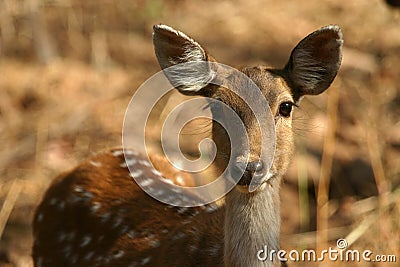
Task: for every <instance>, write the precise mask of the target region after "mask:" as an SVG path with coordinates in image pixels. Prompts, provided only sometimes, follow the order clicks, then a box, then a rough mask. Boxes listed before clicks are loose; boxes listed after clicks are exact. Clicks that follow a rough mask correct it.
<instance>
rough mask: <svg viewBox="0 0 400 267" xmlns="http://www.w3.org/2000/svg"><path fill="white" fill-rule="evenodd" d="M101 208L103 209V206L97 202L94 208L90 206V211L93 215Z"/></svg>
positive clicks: (94, 203)
mask: <svg viewBox="0 0 400 267" xmlns="http://www.w3.org/2000/svg"><path fill="white" fill-rule="evenodd" d="M100 207H101V204H100V203H99V202H97V201H95V202H93V203H92V206H90V210H91V211H92V212H93V213H96V212H97V211H98V210H99V209H100Z"/></svg>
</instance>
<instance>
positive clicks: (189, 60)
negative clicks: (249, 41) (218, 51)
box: [153, 25, 214, 95]
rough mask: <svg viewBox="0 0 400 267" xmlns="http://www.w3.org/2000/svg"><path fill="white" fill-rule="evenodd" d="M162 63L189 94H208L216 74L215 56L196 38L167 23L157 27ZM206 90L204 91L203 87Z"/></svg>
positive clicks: (155, 38) (157, 50) (157, 47)
mask: <svg viewBox="0 0 400 267" xmlns="http://www.w3.org/2000/svg"><path fill="white" fill-rule="evenodd" d="M153 30H154V32H153V43H154V50H155V53H156V56H157V59H158V63H159V64H160V66H161V68H162V69H163V70H164V73H165V75H166V76H167V78H168V80H169V81H170V82H171V84H172V85H173V86H174V87H175V88H177V89H178V90H179V91H180V92H181V93H183V94H186V95H205V94H206V91H207V90H204V88H205V87H206V86H207V85H208V84H209V82H210V81H211V80H212V79H213V77H214V71H213V70H212V69H211V66H210V64H209V63H208V61H214V60H213V59H212V57H211V56H209V55H208V54H207V52H206V51H205V50H204V49H203V48H202V47H201V46H200V45H199V44H198V43H197V42H196V41H194V40H193V39H192V38H190V37H189V36H187V35H186V34H184V33H182V32H180V31H177V30H175V29H173V28H171V27H169V26H166V25H155V26H154V27H153ZM202 89H203V90H202Z"/></svg>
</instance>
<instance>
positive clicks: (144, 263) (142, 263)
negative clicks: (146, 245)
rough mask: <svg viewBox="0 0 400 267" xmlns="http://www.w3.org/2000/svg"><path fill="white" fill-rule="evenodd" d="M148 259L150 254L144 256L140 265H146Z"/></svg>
mask: <svg viewBox="0 0 400 267" xmlns="http://www.w3.org/2000/svg"><path fill="white" fill-rule="evenodd" d="M150 260H151V257H150V256H149V257H146V258H144V259H142V261H141V263H140V265H146V264H147V263H149V262H150Z"/></svg>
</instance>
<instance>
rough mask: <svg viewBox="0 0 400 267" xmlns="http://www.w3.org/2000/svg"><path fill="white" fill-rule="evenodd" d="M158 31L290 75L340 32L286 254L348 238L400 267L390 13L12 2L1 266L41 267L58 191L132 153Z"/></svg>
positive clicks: (302, 128)
mask: <svg viewBox="0 0 400 267" xmlns="http://www.w3.org/2000/svg"><path fill="white" fill-rule="evenodd" d="M159 22H163V23H166V24H170V25H172V26H174V27H176V28H178V29H181V30H183V31H185V32H187V33H189V34H191V35H192V36H193V37H194V38H196V39H197V40H198V41H200V42H201V43H202V44H204V46H206V47H207V48H208V50H209V51H210V52H211V53H212V54H213V55H215V56H216V58H217V59H219V61H220V62H222V63H228V64H231V65H236V64H243V65H246V64H255V63H261V62H266V63H268V64H272V65H278V66H281V65H283V64H284V63H285V61H286V59H287V56H288V54H289V52H290V50H291V49H292V47H293V45H295V43H296V42H297V41H298V40H299V39H301V38H302V37H303V36H304V35H305V34H307V33H309V32H311V31H313V30H315V29H316V28H318V27H320V26H323V25H326V24H332V23H334V24H339V25H340V26H341V28H342V30H343V33H344V38H345V49H344V58H343V64H342V68H341V71H340V73H339V76H338V77H337V79H336V81H335V83H334V85H333V87H332V88H331V89H330V90H329V92H328V94H327V95H324V96H319V97H309V98H307V99H305V100H304V101H303V103H302V108H301V109H300V110H297V117H296V121H295V127H296V137H297V139H298V140H299V142H298V143H299V144H298V147H299V148H300V150H299V153H298V156H297V157H296V158H295V159H294V162H293V164H292V167H291V169H290V171H289V173H288V175H287V179H286V181H285V184H284V185H283V192H282V199H283V200H284V201H283V203H282V206H283V208H282V218H283V219H282V222H283V225H282V232H283V235H282V246H283V248H284V249H286V250H289V249H293V248H296V249H303V248H315V247H316V245H317V242H316V241H317V239H316V237H317V236H320V237H321V236H322V237H323V238H322V241H323V243H320V244H321V246H319V248H324V247H326V246H327V245H328V244H329V245H330V246H334V245H335V242H336V239H337V238H341V237H346V238H347V240H348V242H349V243H351V248H352V249H362V250H363V249H370V250H372V251H374V253H376V254H395V255H397V258H398V261H400V259H399V257H400V238H399V236H400V226H399V216H400V200H399V199H400V197H399V192H400V191H399V185H400V121H399V118H400V87H399V84H400V28H399V27H398V25H399V23H400V10H393V9H390V8H388V7H387V6H386V5H385V3H384V2H383V1H380V0H373V1H366V0H355V1H347V2H344V1H333V0H325V1H319V0H310V1H307V2H303V3H302V4H301V3H299V1H292V0H290V1H284V2H283V1H281V2H279V3H278V2H276V1H272V0H268V1H260V0H246V1H245V0H236V1H218V2H216V1H209V0H207V1H206V2H205V3H202V4H199V2H198V1H178V0H175V1H163V0H140V1H127V0H119V1H106V0H99V1H96V2H93V1H74V0H58V1H38V0H24V1H15V0H5V1H1V2H0V136H1V141H2V148H1V149H0V172H1V176H0V236H1V240H0V265H6V266H7V265H9V266H32V262H31V260H30V246H31V240H32V238H31V228H30V222H31V218H32V215H33V211H34V208H35V206H36V205H37V203H38V202H39V201H40V198H41V196H42V194H43V192H44V191H45V189H46V187H47V186H48V184H49V183H50V182H51V180H52V178H53V177H54V176H55V175H56V174H57V173H59V172H61V171H65V170H67V169H69V168H71V167H72V166H74V165H75V164H77V163H78V162H79V161H80V160H82V159H83V158H85V157H87V156H88V155H90V154H91V153H94V152H97V151H101V150H104V149H106V148H109V147H113V146H118V145H120V143H121V135H120V134H121V128H122V120H123V115H124V111H125V108H126V106H127V104H128V101H129V99H130V96H131V95H132V94H133V92H134V90H135V89H136V88H137V87H138V86H139V85H140V84H141V83H142V82H143V81H144V80H145V79H146V78H148V77H149V76H150V75H152V74H154V73H155V72H156V71H158V65H157V63H156V60H155V57H154V55H153V51H152V44H151V31H152V30H151V27H152V25H153V24H156V23H159ZM227 48H228V49H227ZM335 110H336V111H335ZM335 117H336V119H335ZM189 138H192V137H190V136H189ZM298 178H301V180H300V181H301V182H300V186H299V183H298V180H297V179H298ZM318 185H319V186H320V189H319V190H318ZM299 187H300V190H299ZM318 199H319V200H320V201H318V204H317V200H318ZM300 203H302V206H301V207H300ZM321 215H322V216H321ZM317 218H318V219H317ZM2 225H5V228H4V231H3V229H2V227H1V226H2ZM317 230H318V231H317ZM322 244H324V245H322ZM8 261H9V263H7V262H8ZM397 264H398V263H397ZM291 266H313V264H310V263H303V264H302V263H298V264H297V263H292V265H291ZM321 266H322V265H321ZM337 266H378V265H377V264H375V263H365V262H360V263H354V262H353V263H346V264H344V263H340V264H337ZM379 266H389V264H386V265H379ZM392 266H396V265H395V264H394V265H392Z"/></svg>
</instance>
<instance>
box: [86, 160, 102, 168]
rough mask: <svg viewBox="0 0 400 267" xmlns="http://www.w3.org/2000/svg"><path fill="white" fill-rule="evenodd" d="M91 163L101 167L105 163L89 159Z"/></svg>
mask: <svg viewBox="0 0 400 267" xmlns="http://www.w3.org/2000/svg"><path fill="white" fill-rule="evenodd" d="M89 163H90V164H91V165H93V166H95V167H101V166H102V165H103V164H101V162H98V161H93V160H91V161H89Z"/></svg>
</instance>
